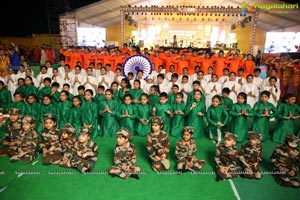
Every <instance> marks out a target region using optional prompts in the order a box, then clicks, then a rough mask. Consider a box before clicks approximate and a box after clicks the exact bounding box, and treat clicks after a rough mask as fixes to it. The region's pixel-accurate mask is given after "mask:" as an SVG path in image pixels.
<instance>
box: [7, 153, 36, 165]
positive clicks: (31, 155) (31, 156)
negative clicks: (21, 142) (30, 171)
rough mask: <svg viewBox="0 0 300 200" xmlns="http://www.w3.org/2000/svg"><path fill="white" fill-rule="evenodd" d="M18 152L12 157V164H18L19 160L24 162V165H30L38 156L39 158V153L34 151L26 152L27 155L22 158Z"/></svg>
mask: <svg viewBox="0 0 300 200" xmlns="http://www.w3.org/2000/svg"><path fill="white" fill-rule="evenodd" d="M18 155H19V154H18V152H16V154H15V155H13V156H12V157H10V161H11V162H17V161H19V160H22V161H23V163H24V164H28V163H30V162H32V161H33V160H34V159H35V158H36V157H37V156H38V151H37V150H36V151H33V152H25V154H24V155H23V156H22V157H19V156H18Z"/></svg>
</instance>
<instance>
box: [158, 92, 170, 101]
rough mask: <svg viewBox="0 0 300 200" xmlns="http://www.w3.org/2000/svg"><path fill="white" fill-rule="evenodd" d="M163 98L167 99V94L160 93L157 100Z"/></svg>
mask: <svg viewBox="0 0 300 200" xmlns="http://www.w3.org/2000/svg"><path fill="white" fill-rule="evenodd" d="M163 97H164V98H166V99H167V98H168V94H167V93H166V92H162V93H160V94H159V98H163Z"/></svg>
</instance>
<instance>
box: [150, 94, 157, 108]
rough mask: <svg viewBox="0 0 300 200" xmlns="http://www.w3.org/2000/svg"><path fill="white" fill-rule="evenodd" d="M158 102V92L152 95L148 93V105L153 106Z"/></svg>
mask: <svg viewBox="0 0 300 200" xmlns="http://www.w3.org/2000/svg"><path fill="white" fill-rule="evenodd" d="M158 102H159V95H158V94H155V95H152V94H150V95H149V103H150V106H152V107H153V106H155V105H156V104H157V103H158Z"/></svg>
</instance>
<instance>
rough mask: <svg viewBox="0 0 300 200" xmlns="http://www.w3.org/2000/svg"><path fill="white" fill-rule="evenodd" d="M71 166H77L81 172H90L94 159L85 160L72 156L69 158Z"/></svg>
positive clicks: (93, 165) (94, 162)
mask: <svg viewBox="0 0 300 200" xmlns="http://www.w3.org/2000/svg"><path fill="white" fill-rule="evenodd" d="M70 164H71V167H73V168H77V169H78V170H79V171H80V172H81V173H86V172H90V171H92V170H93V169H94V167H95V164H96V161H94V160H85V159H83V158H80V157H74V158H72V159H71V160H70Z"/></svg>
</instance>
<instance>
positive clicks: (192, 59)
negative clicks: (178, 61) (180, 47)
mask: <svg viewBox="0 0 300 200" xmlns="http://www.w3.org/2000/svg"><path fill="white" fill-rule="evenodd" d="M199 53H200V51H198V52H197V51H193V53H192V54H191V53H188V54H186V60H187V61H188V62H189V75H192V74H193V70H194V69H195V67H196V66H200V65H201V62H202V59H203V57H201V56H199V55H198V54H199Z"/></svg>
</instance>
